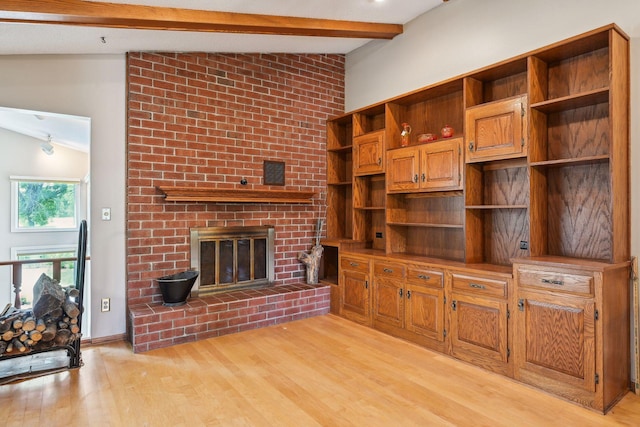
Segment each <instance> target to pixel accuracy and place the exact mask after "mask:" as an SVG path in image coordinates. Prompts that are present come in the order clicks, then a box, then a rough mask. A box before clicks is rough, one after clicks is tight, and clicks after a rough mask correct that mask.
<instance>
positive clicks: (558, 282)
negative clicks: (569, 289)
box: [541, 279, 564, 286]
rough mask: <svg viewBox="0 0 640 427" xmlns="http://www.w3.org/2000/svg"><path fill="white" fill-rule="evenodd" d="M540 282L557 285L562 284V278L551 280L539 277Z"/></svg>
mask: <svg viewBox="0 0 640 427" xmlns="http://www.w3.org/2000/svg"><path fill="white" fill-rule="evenodd" d="M541 280H542V283H546V284H548V285H558V286H562V285H564V282H563V281H562V280H552V279H541Z"/></svg>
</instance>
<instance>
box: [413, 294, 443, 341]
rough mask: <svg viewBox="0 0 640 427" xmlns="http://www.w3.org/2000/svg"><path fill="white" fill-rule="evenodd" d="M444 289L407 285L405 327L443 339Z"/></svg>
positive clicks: (433, 337)
mask: <svg viewBox="0 0 640 427" xmlns="http://www.w3.org/2000/svg"><path fill="white" fill-rule="evenodd" d="M444 311H445V310H444V289H442V288H430V287H427V286H418V285H411V284H409V285H407V289H406V299H405V328H406V329H407V330H408V331H411V332H413V333H416V334H419V335H423V336H425V337H428V338H431V339H433V340H436V341H439V342H443V341H444V338H445V337H444Z"/></svg>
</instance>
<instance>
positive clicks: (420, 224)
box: [387, 222, 464, 229]
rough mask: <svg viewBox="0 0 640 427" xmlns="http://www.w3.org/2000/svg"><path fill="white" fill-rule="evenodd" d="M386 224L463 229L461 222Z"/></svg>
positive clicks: (390, 223)
mask: <svg viewBox="0 0 640 427" xmlns="http://www.w3.org/2000/svg"><path fill="white" fill-rule="evenodd" d="M387 224H388V225H393V226H397V227H423V228H460V229H463V228H464V225H462V224H437V223H426V222H387Z"/></svg>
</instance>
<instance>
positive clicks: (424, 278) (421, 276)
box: [418, 274, 431, 280]
mask: <svg viewBox="0 0 640 427" xmlns="http://www.w3.org/2000/svg"><path fill="white" fill-rule="evenodd" d="M418 279H422V280H429V279H431V276H427V275H426V274H418Z"/></svg>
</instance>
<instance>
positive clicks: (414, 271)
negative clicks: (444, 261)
mask: <svg viewBox="0 0 640 427" xmlns="http://www.w3.org/2000/svg"><path fill="white" fill-rule="evenodd" d="M407 282H408V283H411V284H412V285H419V286H430V287H433V288H442V287H443V286H444V280H443V274H442V272H440V271H434V270H428V269H426V268H421V267H412V266H409V267H407Z"/></svg>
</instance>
